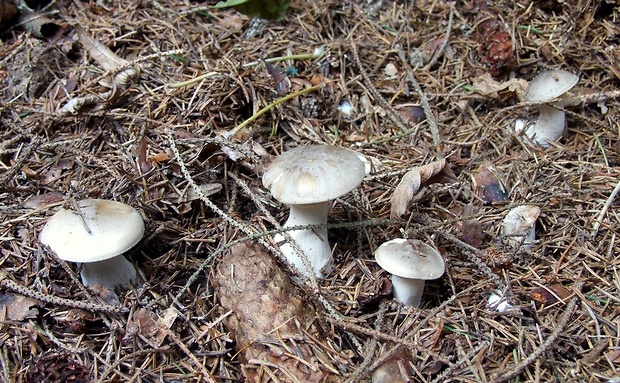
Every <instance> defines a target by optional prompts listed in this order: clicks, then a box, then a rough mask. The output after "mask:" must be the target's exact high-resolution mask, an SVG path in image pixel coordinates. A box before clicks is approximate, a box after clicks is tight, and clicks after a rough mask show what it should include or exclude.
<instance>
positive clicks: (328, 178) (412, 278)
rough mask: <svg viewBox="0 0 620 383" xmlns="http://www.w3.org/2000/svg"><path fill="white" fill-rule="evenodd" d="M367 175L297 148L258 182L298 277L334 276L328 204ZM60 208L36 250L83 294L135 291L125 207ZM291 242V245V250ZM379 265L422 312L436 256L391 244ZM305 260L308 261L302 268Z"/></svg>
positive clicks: (131, 230) (135, 223)
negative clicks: (73, 267)
mask: <svg viewBox="0 0 620 383" xmlns="http://www.w3.org/2000/svg"><path fill="white" fill-rule="evenodd" d="M365 175H366V170H365V164H364V162H363V161H362V160H361V159H360V156H359V155H358V154H357V153H355V152H353V151H351V150H348V149H343V148H338V147H335V146H329V145H310V146H301V147H297V148H295V149H292V150H289V151H288V152H285V153H283V154H282V155H280V156H279V157H278V158H276V159H275V160H274V161H273V162H272V163H271V165H270V166H269V168H268V169H267V170H266V171H265V173H264V175H263V183H264V185H265V186H266V187H267V188H268V189H269V190H270V192H271V194H272V196H273V197H274V198H275V199H276V200H278V201H280V202H282V203H284V204H287V205H289V206H290V214H289V217H288V220H287V221H286V223H285V224H284V225H283V228H285V229H287V230H286V231H285V233H287V234H278V235H276V236H274V240H275V241H276V243H277V244H278V246H279V248H280V250H281V252H282V254H283V256H284V257H285V258H286V260H287V261H288V263H289V264H290V265H291V266H293V267H294V268H295V269H297V270H298V271H299V272H300V273H301V274H302V275H304V276H310V275H314V276H316V277H317V278H323V277H325V276H326V275H327V274H329V272H330V271H331V269H332V265H333V258H332V248H331V246H330V244H329V242H328V238H327V236H328V234H327V227H326V225H327V216H328V213H329V210H330V207H331V202H332V201H333V200H334V199H336V198H338V197H340V196H342V195H344V194H346V193H348V192H350V191H351V190H353V189H355V188H356V187H357V186H359V185H360V184H361V182H362V180H363V179H364V177H365ZM76 205H77V206H75V207H74V209H65V208H61V209H60V210H59V211H58V212H57V213H56V214H54V215H53V216H52V217H51V218H50V219H49V220H48V222H47V223H46V225H45V227H44V228H43V230H42V231H41V234H40V240H41V243H43V244H44V245H47V246H48V247H49V248H50V249H51V250H52V251H53V252H54V253H55V254H56V255H57V256H58V257H59V258H60V259H63V260H66V261H71V262H77V263H79V264H81V272H80V276H81V279H82V282H83V283H84V284H85V285H87V286H93V285H102V286H104V287H107V288H109V289H114V288H116V287H126V286H128V285H130V284H132V283H133V284H138V283H139V280H140V276H141V272H140V271H139V270H137V269H136V268H135V267H134V265H133V264H132V263H130V262H129V261H128V260H127V259H126V258H125V257H124V256H123V253H124V252H126V251H128V250H129V249H131V248H132V247H133V246H135V245H136V244H137V243H138V242H139V241H140V240H141V238H142V236H143V234H144V221H143V220H142V217H141V216H140V213H138V211H137V210H135V209H134V208H132V207H131V206H129V205H126V204H123V203H120V202H114V201H108V200H101V199H86V200H83V201H79V202H77V204H76ZM290 241H294V243H295V245H293V244H291V243H290ZM375 255H376V260H377V263H378V264H379V265H380V266H381V267H383V268H384V269H385V270H386V271H387V272H389V273H392V274H393V279H392V281H393V291H394V296H395V298H396V299H397V300H399V301H401V302H402V303H404V304H406V305H409V306H419V304H420V298H421V295H422V290H423V288H424V280H425V279H436V278H439V277H440V276H441V275H442V274H443V272H444V262H443V259H442V257H441V255H440V254H439V253H438V252H437V251H436V250H435V249H434V248H432V247H431V246H428V245H425V244H423V243H421V242H420V241H417V240H404V239H396V240H393V241H389V242H387V243H384V244H383V245H381V246H380V247H379V248H377V250H376V254H375ZM304 258H305V260H304Z"/></svg>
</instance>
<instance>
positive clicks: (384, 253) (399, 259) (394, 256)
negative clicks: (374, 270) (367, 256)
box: [375, 238, 446, 280]
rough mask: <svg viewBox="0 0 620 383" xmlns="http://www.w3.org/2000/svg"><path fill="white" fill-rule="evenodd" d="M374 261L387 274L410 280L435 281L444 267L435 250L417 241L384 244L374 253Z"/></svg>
mask: <svg viewBox="0 0 620 383" xmlns="http://www.w3.org/2000/svg"><path fill="white" fill-rule="evenodd" d="M375 259H376V260H377V263H378V264H379V266H381V268H383V270H385V271H387V272H388V273H390V274H393V275H396V276H398V277H402V278H410V279H424V280H428V279H437V278H439V277H441V276H442V275H443V272H444V271H445V267H446V266H445V263H444V260H443V258H442V257H441V254H439V252H438V251H437V250H435V249H434V248H433V247H432V246H429V245H427V244H425V243H423V242H422V241H419V240H417V239H402V238H397V239H393V240H391V241H388V242H385V243H384V244H382V245H381V246H379V247H378V248H377V250H376V251H375Z"/></svg>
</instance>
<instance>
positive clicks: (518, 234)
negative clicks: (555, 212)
mask: <svg viewBox="0 0 620 383" xmlns="http://www.w3.org/2000/svg"><path fill="white" fill-rule="evenodd" d="M539 215H540V208H539V207H538V206H527V205H523V206H517V207H515V208H513V209H511V210H510V211H509V212H508V214H506V217H504V220H503V221H502V242H503V243H504V245H506V247H507V248H508V250H510V251H517V250H519V249H523V250H531V249H532V244H533V243H534V240H535V239H536V220H537V219H538V216H539Z"/></svg>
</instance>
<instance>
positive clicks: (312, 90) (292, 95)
mask: <svg viewBox="0 0 620 383" xmlns="http://www.w3.org/2000/svg"><path fill="white" fill-rule="evenodd" d="M322 86H323V85H322V84H321V85H315V86H311V87H310V88H306V89H302V90H300V91H297V92H295V93H291V94H288V95H286V96H284V97H282V98H280V99H277V100H275V101H274V102H272V103H270V104H268V105H267V106H265V107H264V108H262V109H261V110H259V111H258V112H256V113H254V114H253V115H252V116H250V118H248V119H247V120H245V121H243V122H242V123H241V124H239V125H237V126H236V127H235V128H234V129H232V130H231V131H230V132H228V134H227V136H228V137H234V136H235V135H236V134H237V133H238V132H239V131H240V130H241V129H243V128H245V127H246V126H248V125H249V124H250V123H251V122H253V121H254V120H256V119H257V118H259V117H260V116H262V115H263V114H265V113H267V112H268V111H269V110H270V109H272V108H274V107H276V106H278V105H280V104H282V103H284V102H287V101H288V100H290V99H293V98H295V97H298V96H301V95H304V94H306V93H310V92H314V91H315V90H318V89H320V88H321V87H322Z"/></svg>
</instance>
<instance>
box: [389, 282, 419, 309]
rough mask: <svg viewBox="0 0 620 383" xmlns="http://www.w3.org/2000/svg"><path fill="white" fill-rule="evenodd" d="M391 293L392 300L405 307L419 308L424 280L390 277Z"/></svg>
mask: <svg viewBox="0 0 620 383" xmlns="http://www.w3.org/2000/svg"><path fill="white" fill-rule="evenodd" d="M392 292H393V293H394V299H396V300H397V301H399V302H401V303H402V304H404V305H405V306H411V307H420V302H422V293H423V292H424V280H423V279H413V278H403V277H398V276H396V275H392Z"/></svg>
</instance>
